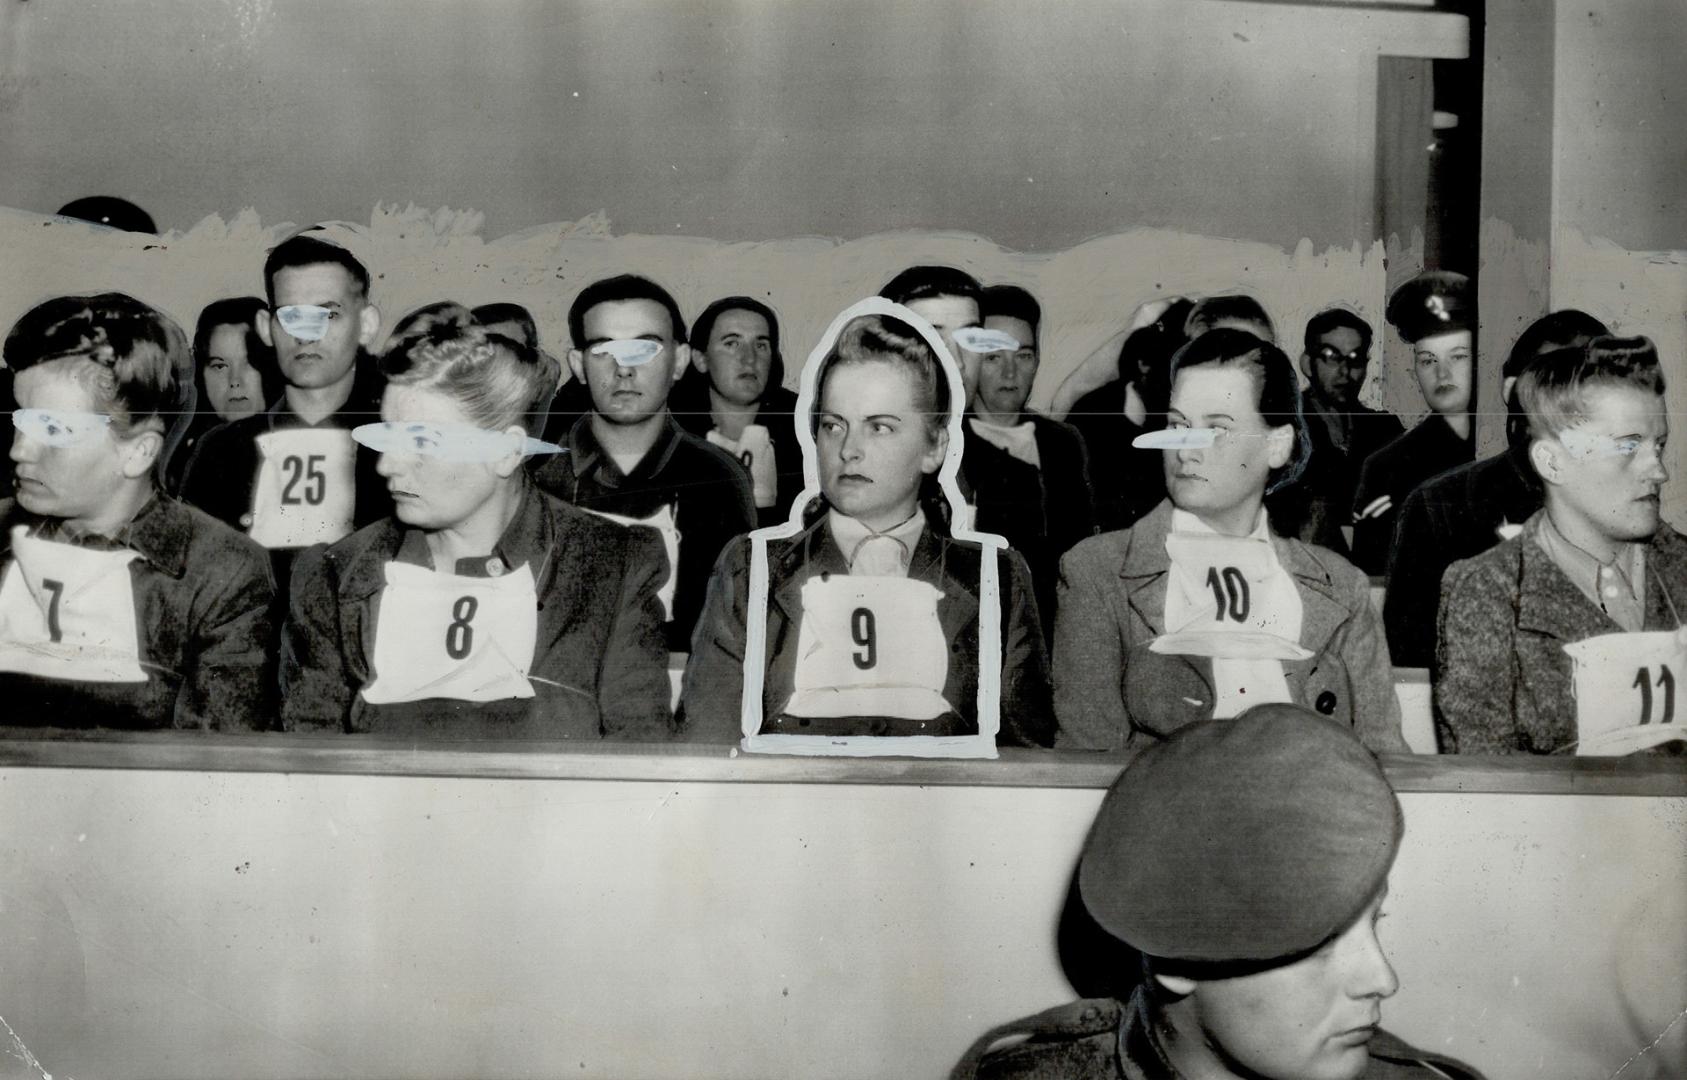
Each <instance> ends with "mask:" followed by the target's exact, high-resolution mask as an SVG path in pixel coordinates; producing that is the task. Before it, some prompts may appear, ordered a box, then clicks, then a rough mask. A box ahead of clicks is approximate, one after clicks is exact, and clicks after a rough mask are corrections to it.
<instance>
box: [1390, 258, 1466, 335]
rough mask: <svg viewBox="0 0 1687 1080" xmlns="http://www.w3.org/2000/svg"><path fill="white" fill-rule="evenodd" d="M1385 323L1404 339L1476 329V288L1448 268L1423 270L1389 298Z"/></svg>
mask: <svg viewBox="0 0 1687 1080" xmlns="http://www.w3.org/2000/svg"><path fill="white" fill-rule="evenodd" d="M1387 315H1388V323H1389V325H1390V326H1392V327H1394V329H1395V330H1397V331H1399V333H1400V336H1401V337H1402V338H1405V339H1406V340H1407V341H1418V340H1420V339H1422V338H1426V337H1430V336H1432V335H1434V334H1450V333H1453V332H1454V331H1456V330H1470V331H1475V329H1476V292H1475V290H1474V289H1472V288H1471V287H1470V279H1469V278H1467V277H1465V276H1464V275H1463V274H1455V273H1453V272H1452V271H1451V270H1425V271H1424V272H1423V273H1421V274H1419V275H1418V276H1417V277H1415V278H1413V279H1412V280H1410V281H1408V282H1406V284H1404V285H1402V286H1400V287H1399V288H1398V289H1395V290H1394V295H1393V296H1391V297H1389V298H1388V312H1387Z"/></svg>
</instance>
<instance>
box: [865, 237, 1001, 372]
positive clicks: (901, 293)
mask: <svg viewBox="0 0 1687 1080" xmlns="http://www.w3.org/2000/svg"><path fill="white" fill-rule="evenodd" d="M983 294H984V290H983V286H981V285H979V283H978V279H977V278H975V277H973V276H972V275H971V274H969V273H967V272H966V271H964V270H957V269H955V268H954V267H952V266H910V267H909V268H908V269H906V270H904V271H902V272H901V273H900V274H897V275H896V276H895V277H893V278H891V279H890V280H889V281H887V282H885V286H884V288H882V289H880V290H879V295H880V296H882V297H884V298H885V299H886V300H891V301H894V302H896V303H898V304H901V305H902V306H903V307H905V308H907V309H908V310H909V311H912V312H913V313H914V314H915V315H918V316H919V317H920V318H922V319H924V320H925V321H926V322H928V323H930V324H931V325H932V328H933V329H934V330H936V331H937V334H938V336H939V337H941V338H942V339H943V344H944V345H945V346H946V347H947V348H948V349H949V353H950V355H952V356H953V357H954V358H955V365H956V366H957V367H959V368H960V369H961V383H962V385H963V387H964V389H965V393H966V399H967V401H968V402H969V403H970V402H971V400H972V396H973V391H974V390H975V389H976V388H977V386H978V367H979V364H980V362H981V357H980V354H978V353H976V352H974V351H972V350H971V349H968V348H967V347H966V345H965V343H964V342H963V341H961V340H960V339H961V338H968V337H969V335H968V334H966V333H964V331H977V330H982V329H983V328H984V318H983V315H982V313H981V312H980V310H979V301H980V299H981V298H982V297H983ZM957 334H959V337H957Z"/></svg>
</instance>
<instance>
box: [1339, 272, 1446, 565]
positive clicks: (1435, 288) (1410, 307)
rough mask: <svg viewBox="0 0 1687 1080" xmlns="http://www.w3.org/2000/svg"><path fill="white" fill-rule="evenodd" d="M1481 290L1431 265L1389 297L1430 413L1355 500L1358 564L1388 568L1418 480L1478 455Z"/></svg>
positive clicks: (1377, 466)
mask: <svg viewBox="0 0 1687 1080" xmlns="http://www.w3.org/2000/svg"><path fill="white" fill-rule="evenodd" d="M1475 301H1476V292H1475V289H1474V288H1472V286H1471V284H1470V279H1469V278H1467V277H1465V276H1464V275H1463V274H1455V273H1452V272H1450V271H1445V270H1429V271H1425V272H1424V273H1422V274H1419V275H1418V276H1417V277H1415V278H1413V279H1412V280H1410V281H1408V282H1406V284H1404V285H1402V286H1400V288H1398V289H1396V290H1395V291H1394V295H1393V296H1392V297H1390V298H1389V300H1388V321H1389V324H1390V325H1392V326H1393V327H1394V329H1395V330H1396V331H1397V332H1398V333H1399V334H1400V337H1401V338H1402V339H1403V340H1404V341H1406V342H1407V343H1408V344H1409V345H1411V346H1412V372H1413V374H1414V375H1415V376H1416V377H1417V382H1418V388H1419V389H1420V390H1422V391H1423V400H1424V404H1426V405H1428V406H1429V410H1430V411H1429V415H1428V416H1426V417H1424V419H1423V420H1422V422H1420V423H1419V424H1418V425H1417V426H1416V427H1414V428H1412V429H1411V430H1410V431H1408V432H1406V433H1405V434H1404V435H1401V436H1400V437H1399V438H1397V439H1395V440H1394V441H1393V442H1391V443H1389V444H1388V445H1387V446H1384V447H1383V448H1382V449H1380V450H1377V451H1376V452H1374V453H1373V454H1371V455H1370V457H1369V458H1367V459H1366V461H1365V463H1364V464H1363V466H1361V468H1360V472H1359V486H1358V489H1357V492H1356V493H1355V495H1354V498H1353V562H1354V564H1355V565H1357V566H1358V567H1359V568H1360V569H1361V570H1363V571H1365V572H1366V573H1367V574H1371V575H1373V576H1375V575H1379V574H1382V573H1383V572H1384V571H1386V570H1387V569H1388V554H1389V548H1390V545H1391V543H1392V541H1393V539H1394V525H1395V522H1396V521H1397V520H1398V515H1397V511H1398V510H1399V508H1400V506H1401V505H1402V504H1403V503H1404V502H1405V501H1406V497H1407V496H1408V495H1410V494H1411V493H1412V492H1413V491H1414V490H1415V489H1416V488H1417V487H1418V485H1419V484H1422V483H1423V482H1424V481H1426V480H1428V479H1430V478H1431V477H1433V476H1436V475H1438V474H1440V473H1444V472H1446V471H1447V470H1448V469H1451V468H1455V467H1457V466H1459V465H1463V464H1465V463H1467V462H1469V461H1471V460H1473V459H1474V458H1475V456H1476V455H1475V452H1474V450H1473V449H1472V446H1471V438H1470V436H1471V425H1470V409H1471V402H1472V394H1473V388H1474V387H1475V384H1476V348H1475V332H1476V306H1475Z"/></svg>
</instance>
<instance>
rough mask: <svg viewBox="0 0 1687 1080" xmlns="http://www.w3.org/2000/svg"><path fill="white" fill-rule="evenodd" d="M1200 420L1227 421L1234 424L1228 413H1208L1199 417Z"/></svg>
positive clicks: (1234, 419) (1232, 417) (1233, 419)
mask: <svg viewBox="0 0 1687 1080" xmlns="http://www.w3.org/2000/svg"><path fill="white" fill-rule="evenodd" d="M1201 419H1203V420H1228V421H1230V422H1231V423H1232V424H1234V423H1235V422H1236V418H1235V417H1234V416H1231V415H1230V414H1229V413H1222V412H1210V413H1207V414H1206V415H1205V416H1203V417H1201Z"/></svg>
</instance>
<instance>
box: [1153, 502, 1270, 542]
mask: <svg viewBox="0 0 1687 1080" xmlns="http://www.w3.org/2000/svg"><path fill="white" fill-rule="evenodd" d="M1171 531H1172V532H1179V533H1202V534H1205V535H1207V536H1218V535H1220V533H1219V531H1218V530H1217V529H1215V528H1213V527H1212V526H1211V525H1208V524H1207V523H1206V522H1204V521H1202V520H1201V519H1200V518H1198V517H1196V516H1195V515H1194V514H1191V513H1190V512H1189V511H1187V510H1178V509H1176V508H1175V507H1174V508H1173V509H1172V527H1171ZM1242 539H1247V540H1260V541H1263V542H1265V543H1270V542H1271V529H1270V526H1269V524H1268V522H1267V519H1266V514H1265V507H1264V506H1261V507H1260V508H1259V520H1258V521H1256V522H1254V527H1253V530H1252V531H1251V532H1249V533H1248V535H1247V536H1246V537H1243V538H1242Z"/></svg>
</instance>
